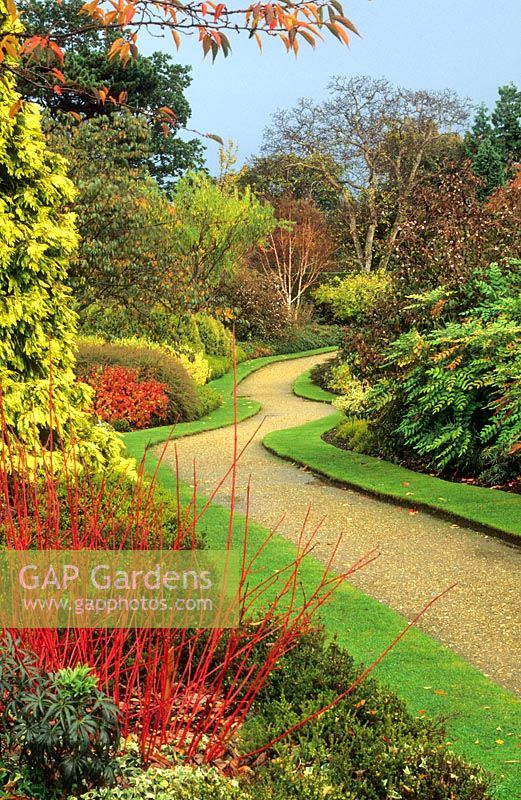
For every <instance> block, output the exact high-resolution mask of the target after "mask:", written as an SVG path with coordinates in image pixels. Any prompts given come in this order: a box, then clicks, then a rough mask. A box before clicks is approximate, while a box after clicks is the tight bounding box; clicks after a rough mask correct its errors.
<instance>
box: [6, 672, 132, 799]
mask: <svg viewBox="0 0 521 800" xmlns="http://www.w3.org/2000/svg"><path fill="white" fill-rule="evenodd" d="M119 718H120V713H119V710H118V708H117V706H115V705H114V703H112V702H111V701H110V700H109V698H108V697H107V696H106V695H105V694H104V693H103V692H101V691H100V690H99V689H98V688H97V678H96V677H95V676H94V675H93V674H92V673H91V669H90V667H88V666H77V667H74V668H73V669H68V668H66V669H61V670H59V672H56V673H55V674H53V675H50V676H41V677H40V678H39V679H38V680H36V682H35V684H34V685H33V686H32V687H31V689H30V691H26V692H24V693H23V694H22V695H21V696H20V699H19V708H18V717H17V720H16V723H15V731H16V735H17V737H18V742H19V745H20V756H19V759H20V764H22V765H26V766H27V768H28V770H29V773H32V774H34V775H35V776H37V777H41V778H43V780H44V781H45V783H46V784H47V785H50V786H60V787H61V788H63V789H64V790H66V791H81V790H84V789H87V788H89V787H90V786H99V785H110V784H111V783H113V782H114V779H115V773H114V756H115V754H116V751H117V749H118V746H119V740H120V728H119Z"/></svg>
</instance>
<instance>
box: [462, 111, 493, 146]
mask: <svg viewBox="0 0 521 800" xmlns="http://www.w3.org/2000/svg"><path fill="white" fill-rule="evenodd" d="M492 136H493V131H492V124H491V122H490V116H489V113H488V111H487V107H486V106H485V105H484V104H483V103H482V104H481V105H480V106H478V109H477V111H476V116H475V117H474V122H473V124H472V128H471V129H470V130H469V131H467V134H466V136H465V152H466V155H467V156H468V157H469V158H470V159H473V158H474V156H475V155H476V153H477V151H478V148H479V145H480V144H481V142H482V141H483V139H487V138H490V137H492Z"/></svg>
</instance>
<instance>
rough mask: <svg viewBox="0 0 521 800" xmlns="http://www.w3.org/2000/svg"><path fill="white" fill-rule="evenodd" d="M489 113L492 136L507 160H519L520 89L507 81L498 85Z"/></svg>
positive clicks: (520, 152) (520, 151) (520, 158)
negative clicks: (492, 130) (506, 83)
mask: <svg viewBox="0 0 521 800" xmlns="http://www.w3.org/2000/svg"><path fill="white" fill-rule="evenodd" d="M498 94H499V97H498V99H497V101H496V105H495V106H494V110H493V112H492V115H491V120H492V124H493V126H494V136H495V139H496V141H497V142H498V143H499V145H500V146H501V148H502V149H503V152H504V154H505V159H506V161H507V162H513V163H517V162H519V161H521V89H518V88H517V87H516V86H514V84H513V83H509V84H508V85H507V86H500V87H499V89H498Z"/></svg>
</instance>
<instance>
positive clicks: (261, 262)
mask: <svg viewBox="0 0 521 800" xmlns="http://www.w3.org/2000/svg"><path fill="white" fill-rule="evenodd" d="M276 213H277V217H278V218H279V220H281V221H283V223H284V222H285V221H286V220H289V221H290V224H281V225H279V226H278V227H277V228H276V229H275V230H274V231H272V233H270V234H269V236H268V237H267V240H266V243H265V244H264V245H263V246H262V247H261V248H260V249H259V251H258V252H257V254H256V256H255V257H254V259H253V263H254V264H255V265H256V266H257V267H258V268H259V269H260V270H261V271H262V272H264V274H265V275H267V276H268V277H272V278H274V280H275V283H276V286H277V288H278V290H279V292H280V294H281V296H282V297H283V298H284V302H285V304H286V310H287V314H288V317H289V318H290V319H291V318H295V317H296V315H297V314H298V311H299V309H300V306H301V304H302V300H303V299H304V296H305V293H306V292H307V291H308V290H309V289H310V288H311V287H312V286H314V285H315V283H316V282H317V279H318V278H319V276H320V275H321V274H322V273H323V272H325V271H326V270H328V269H331V268H332V266H333V263H334V262H333V256H334V251H335V247H334V243H333V239H332V237H331V235H330V233H329V230H328V226H327V223H326V220H325V217H324V214H323V213H322V212H321V211H320V210H319V209H318V208H317V206H316V205H315V204H314V203H313V201H312V200H309V199H307V200H295V199H293V198H291V197H283V198H281V199H280V200H279V201H278V202H277V204H276Z"/></svg>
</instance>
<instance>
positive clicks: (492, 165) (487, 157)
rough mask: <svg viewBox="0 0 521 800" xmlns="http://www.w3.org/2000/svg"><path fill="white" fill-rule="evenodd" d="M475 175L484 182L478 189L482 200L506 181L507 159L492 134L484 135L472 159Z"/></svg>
mask: <svg viewBox="0 0 521 800" xmlns="http://www.w3.org/2000/svg"><path fill="white" fill-rule="evenodd" d="M472 169H473V170H474V175H476V177H478V178H481V179H482V181H483V183H482V185H481V186H480V188H479V190H478V197H479V198H480V200H486V198H487V197H490V195H491V194H492V193H493V192H494V190H495V189H497V188H498V187H499V186H503V185H504V183H505V160H504V157H503V153H502V151H501V148H500V147H499V145H498V143H497V141H496V140H495V139H494V138H493V137H492V136H486V137H484V138H483V139H482V140H481V141H480V143H479V145H478V148H477V150H476V152H475V154H474V157H473V159H472Z"/></svg>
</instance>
